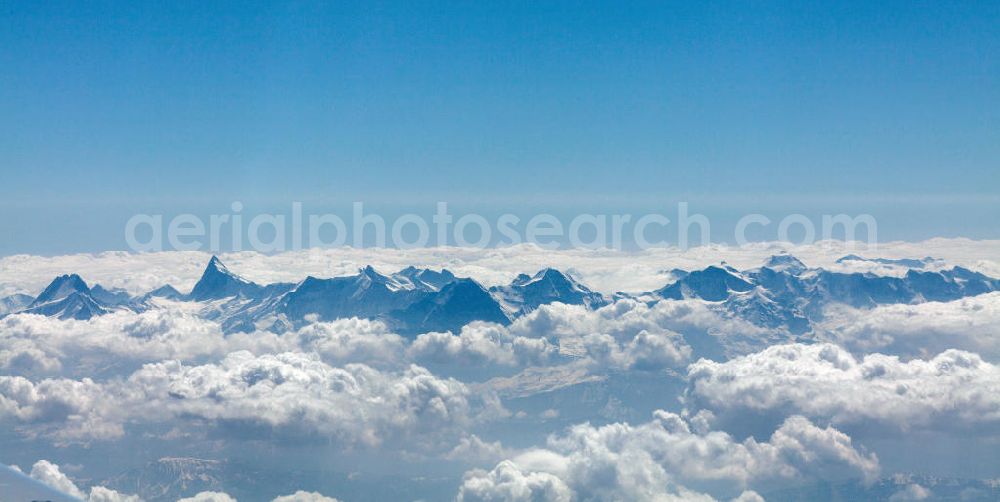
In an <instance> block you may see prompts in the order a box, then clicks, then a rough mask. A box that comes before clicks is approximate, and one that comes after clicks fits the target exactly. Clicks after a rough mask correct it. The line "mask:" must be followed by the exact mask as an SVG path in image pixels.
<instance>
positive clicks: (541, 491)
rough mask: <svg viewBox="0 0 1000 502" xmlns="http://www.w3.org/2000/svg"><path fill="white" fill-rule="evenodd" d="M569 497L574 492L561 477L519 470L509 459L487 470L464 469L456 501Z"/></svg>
mask: <svg viewBox="0 0 1000 502" xmlns="http://www.w3.org/2000/svg"><path fill="white" fill-rule="evenodd" d="M572 498H573V492H572V491H570V489H569V487H568V486H566V483H564V482H563V480H561V479H559V478H558V477H556V476H554V475H552V474H549V473H547V472H527V473H525V472H522V471H521V469H520V468H519V467H518V466H517V464H515V463H513V462H511V461H509V460H504V461H502V462H500V463H499V464H497V466H496V467H495V468H493V470H491V471H489V472H487V471H483V470H475V471H470V472H467V473H466V474H465V477H464V480H463V482H462V486H461V488H459V491H458V500H459V502H473V501H484V502H486V501H498V502H499V501H509V502H516V501H525V502H531V501H543V500H544V501H551V502H569V501H570V500H572Z"/></svg>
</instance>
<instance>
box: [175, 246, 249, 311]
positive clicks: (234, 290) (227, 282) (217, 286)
mask: <svg viewBox="0 0 1000 502" xmlns="http://www.w3.org/2000/svg"><path fill="white" fill-rule="evenodd" d="M261 289H262V288H261V287H260V286H259V285H257V284H254V283H252V282H250V281H248V280H246V279H244V278H242V277H240V276H238V275H236V274H234V273H232V272H230V271H229V269H228V268H226V265H225V264H223V263H222V260H220V259H219V257H217V256H212V259H211V260H209V261H208V265H207V266H206V267H205V272H203V273H202V274H201V279H199V280H198V283H197V284H195V285H194V288H193V289H192V290H191V294H190V295H189V296H190V298H191V299H192V300H195V301H204V300H217V299H220V298H227V297H230V296H236V295H239V294H243V295H246V296H253V295H255V294H257V293H259V292H260V290H261Z"/></svg>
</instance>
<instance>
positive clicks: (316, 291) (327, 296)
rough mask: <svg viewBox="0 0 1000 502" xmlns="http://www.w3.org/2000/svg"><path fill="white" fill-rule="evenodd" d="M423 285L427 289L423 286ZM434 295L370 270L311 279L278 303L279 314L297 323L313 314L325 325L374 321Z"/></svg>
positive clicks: (365, 269) (367, 268) (299, 285)
mask: <svg viewBox="0 0 1000 502" xmlns="http://www.w3.org/2000/svg"><path fill="white" fill-rule="evenodd" d="M420 284H421V285H425V283H423V282H421V283H420ZM432 291H436V289H433V287H431V286H429V285H426V287H425V288H421V287H417V286H415V285H414V284H413V283H412V282H410V281H405V282H404V281H399V280H397V279H396V278H393V277H389V276H385V275H382V274H380V273H378V272H377V271H375V269H374V268H372V267H370V266H369V267H365V268H364V269H362V270H361V271H360V272H359V273H358V275H354V276H347V277H334V278H332V279H317V278H315V277H307V278H306V279H305V280H304V281H302V282H300V283H299V284H298V285H297V286H295V288H294V289H292V290H291V291H289V292H288V293H287V294H285V295H284V297H283V298H282V299H281V300H280V301H278V303H277V305H276V310H277V312H278V313H281V314H284V315H285V316H287V317H288V318H289V319H292V320H296V321H297V320H301V319H303V318H305V316H307V315H310V314H312V315H316V316H318V318H319V320H322V321H331V320H334V319H339V318H344V317H367V318H374V317H377V316H379V315H381V314H385V313H387V312H390V311H393V310H399V309H403V308H406V307H408V306H409V305H411V304H413V303H414V302H417V301H419V300H420V299H422V298H424V297H425V296H427V295H429V294H432Z"/></svg>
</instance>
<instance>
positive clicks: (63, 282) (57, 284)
mask: <svg viewBox="0 0 1000 502" xmlns="http://www.w3.org/2000/svg"><path fill="white" fill-rule="evenodd" d="M73 293H84V294H90V287H89V286H87V283H86V282H84V280H83V279H82V278H81V277H80V276H79V275H77V274H66V275H60V276H59V277H56V278H55V279H53V280H52V282H51V283H49V285H48V286H46V288H45V289H44V290H43V291H42V293H41V294H39V295H38V297H37V298H35V301H34V302H33V303H32V305H41V304H43V303H49V302H54V301H58V300H62V299H63V298H66V297H67V296H69V295H71V294H73Z"/></svg>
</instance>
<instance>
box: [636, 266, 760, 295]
mask: <svg viewBox="0 0 1000 502" xmlns="http://www.w3.org/2000/svg"><path fill="white" fill-rule="evenodd" d="M753 287H754V285H753V284H752V283H751V282H750V281H749V280H748V279H747V278H745V277H743V276H742V275H741V274H740V273H739V272H738V271H737V270H736V269H734V268H732V267H729V266H722V267H719V266H711V267H707V268H705V269H704V270H697V271H694V272H691V273H689V274H687V275H686V276H685V277H683V278H681V279H680V280H678V281H677V282H674V283H672V284H668V285H667V286H664V287H663V288H660V289H658V290H656V291H654V293H655V294H656V295H658V296H660V297H662V298H667V299H671V300H683V299H685V298H700V299H702V300H708V301H711V302H721V301H723V300H725V299H726V298H729V295H731V294H733V293H745V292H747V291H750V290H751V289H753Z"/></svg>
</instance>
